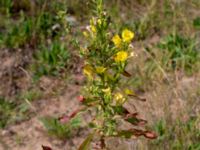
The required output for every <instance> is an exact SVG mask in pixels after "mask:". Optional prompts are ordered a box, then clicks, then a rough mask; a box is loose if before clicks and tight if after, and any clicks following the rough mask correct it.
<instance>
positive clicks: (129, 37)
mask: <svg viewBox="0 0 200 150" xmlns="http://www.w3.org/2000/svg"><path fill="white" fill-rule="evenodd" d="M133 38H134V33H133V32H132V31H130V30H128V29H124V30H123V31H122V39H123V41H124V42H130V41H131V40H132V39H133Z"/></svg>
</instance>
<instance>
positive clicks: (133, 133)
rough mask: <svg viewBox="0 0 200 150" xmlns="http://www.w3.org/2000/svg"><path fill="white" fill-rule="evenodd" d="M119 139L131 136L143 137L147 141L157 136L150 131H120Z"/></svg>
mask: <svg viewBox="0 0 200 150" xmlns="http://www.w3.org/2000/svg"><path fill="white" fill-rule="evenodd" d="M117 136H119V137H125V138H131V137H132V136H135V137H139V136H144V137H146V138H149V139H155V138H157V135H156V134H155V133H154V132H151V131H144V130H139V129H130V130H122V131H119V132H118V135H117Z"/></svg>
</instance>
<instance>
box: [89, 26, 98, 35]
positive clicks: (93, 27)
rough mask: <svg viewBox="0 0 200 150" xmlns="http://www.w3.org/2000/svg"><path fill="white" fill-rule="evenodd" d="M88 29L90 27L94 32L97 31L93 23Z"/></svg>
mask: <svg viewBox="0 0 200 150" xmlns="http://www.w3.org/2000/svg"><path fill="white" fill-rule="evenodd" d="M90 29H91V31H92V32H93V33H96V32H97V30H96V27H95V26H94V25H91V26H90Z"/></svg>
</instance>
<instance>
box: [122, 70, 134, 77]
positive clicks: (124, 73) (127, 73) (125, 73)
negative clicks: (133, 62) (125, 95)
mask: <svg viewBox="0 0 200 150" xmlns="http://www.w3.org/2000/svg"><path fill="white" fill-rule="evenodd" d="M122 74H123V75H124V76H125V77H131V76H132V75H131V74H130V73H129V72H127V71H126V70H124V72H123V73H122Z"/></svg>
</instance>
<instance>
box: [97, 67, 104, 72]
mask: <svg viewBox="0 0 200 150" xmlns="http://www.w3.org/2000/svg"><path fill="white" fill-rule="evenodd" d="M105 71H106V68H105V67H96V72H97V73H99V74H101V73H104V72H105Z"/></svg>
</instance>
